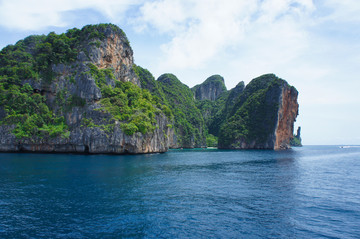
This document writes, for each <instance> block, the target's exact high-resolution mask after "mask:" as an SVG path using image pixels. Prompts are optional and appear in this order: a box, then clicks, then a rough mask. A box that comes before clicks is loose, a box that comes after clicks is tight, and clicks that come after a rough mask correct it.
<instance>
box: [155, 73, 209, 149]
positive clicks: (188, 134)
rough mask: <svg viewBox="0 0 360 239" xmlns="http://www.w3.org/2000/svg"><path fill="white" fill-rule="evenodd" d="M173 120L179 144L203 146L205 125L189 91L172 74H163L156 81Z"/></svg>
mask: <svg viewBox="0 0 360 239" xmlns="http://www.w3.org/2000/svg"><path fill="white" fill-rule="evenodd" d="M157 82H158V84H159V87H160V88H161V89H162V91H163V93H164V94H165V99H166V102H167V103H168V104H169V106H170V109H171V110H172V113H173V115H174V119H175V130H176V133H177V135H178V141H179V144H180V145H182V146H183V147H202V146H205V140H206V139H205V124H204V119H203V117H202V115H201V112H200V110H199V109H198V108H197V107H196V105H195V100H194V95H193V93H192V92H191V89H190V88H189V87H188V86H186V85H184V84H183V83H181V82H180V81H179V80H178V79H177V78H176V76H174V75H173V74H163V75H161V76H160V77H159V78H158V80H157Z"/></svg>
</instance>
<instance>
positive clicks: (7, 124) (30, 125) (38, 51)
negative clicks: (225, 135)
mask: <svg viewBox="0 0 360 239" xmlns="http://www.w3.org/2000/svg"><path fill="white" fill-rule="evenodd" d="M1 53H2V54H1V59H0V69H1V70H0V74H2V76H3V79H4V80H3V81H5V83H4V84H1V85H0V93H1V94H2V95H3V96H4V95H5V97H0V122H1V125H0V151H31V152H74V153H152V152H165V151H167V149H168V148H169V145H170V144H171V142H172V141H171V139H173V137H174V130H173V129H172V128H171V127H170V125H171V124H172V121H171V120H169V119H168V117H167V116H166V115H165V114H164V113H163V112H162V110H161V109H160V108H161V104H160V103H157V102H156V100H155V99H154V98H152V96H151V95H150V94H148V93H147V92H144V91H142V90H141V89H140V88H139V87H138V86H139V85H140V82H139V78H138V76H137V75H136V74H135V72H134V70H133V64H134V63H133V52H132V49H131V47H130V45H129V42H128V40H127V38H126V36H125V34H124V33H123V32H122V30H121V29H120V28H118V27H117V26H115V25H112V24H100V25H95V26H86V27H84V28H83V29H81V30H79V29H71V30H69V31H68V32H67V33H66V34H62V35H56V34H54V33H50V34H49V35H48V36H30V37H28V38H26V39H24V40H22V41H19V42H18V43H17V44H16V45H15V46H9V47H7V48H5V49H4V50H2V52H1ZM19 54H22V55H24V56H26V57H27V58H24V57H22V58H19V57H18V55H19ZM12 58H14V60H17V61H18V62H19V66H17V67H16V68H14V69H15V71H16V70H17V69H19V68H20V67H24V66H26V67H27V68H26V70H27V71H28V72H29V74H23V75H21V77H20V76H19V74H16V75H15V76H13V75H11V74H10V73H7V72H8V71H2V69H4V68H6V67H10V65H9V64H10V63H8V62H10V61H9V60H8V59H12ZM18 58H19V59H18ZM23 59H25V60H23ZM22 61H23V62H24V63H23V62H22ZM11 64H13V63H11ZM25 64H26V65H25ZM130 82H131V83H130ZM136 85H137V86H136ZM10 86H12V87H13V88H11V87H10ZM14 94H15V95H18V97H20V98H21V97H23V98H24V100H20V101H19V102H17V101H16V99H14V98H12V96H15V95H14ZM15 98H16V97H15ZM24 101H27V102H24ZM31 102H37V103H36V104H33V103H31ZM1 103H2V104H1ZM22 104H24V105H29V106H31V107H30V108H28V109H21V105H22ZM39 107H40V108H39ZM158 107H160V108H158ZM14 122H15V123H16V124H14Z"/></svg>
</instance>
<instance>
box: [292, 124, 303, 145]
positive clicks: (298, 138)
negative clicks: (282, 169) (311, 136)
mask: <svg viewBox="0 0 360 239" xmlns="http://www.w3.org/2000/svg"><path fill="white" fill-rule="evenodd" d="M290 145H291V146H294V147H301V146H302V143H301V127H300V126H299V127H298V129H297V131H296V134H295V135H294V138H292V139H291V141H290Z"/></svg>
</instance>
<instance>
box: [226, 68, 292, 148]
mask: <svg viewBox="0 0 360 239" xmlns="http://www.w3.org/2000/svg"><path fill="white" fill-rule="evenodd" d="M297 96H298V92H297V90H296V89H295V88H294V87H291V86H289V85H288V83H287V82H286V81H284V80H282V79H280V78H278V77H276V76H275V75H273V74H268V75H263V76H261V77H258V78H256V79H254V80H252V81H251V82H250V83H249V84H248V85H247V86H246V87H245V89H244V91H243V92H242V93H241V94H240V95H239V96H238V98H237V101H236V103H235V105H234V107H233V108H232V110H231V112H230V113H229V115H228V117H227V119H226V120H225V122H223V123H222V127H221V129H220V132H219V148H233V149H250V148H257V149H287V148H289V147H290V139H291V138H292V134H293V125H294V121H295V119H296V116H297V115H298V103H297Z"/></svg>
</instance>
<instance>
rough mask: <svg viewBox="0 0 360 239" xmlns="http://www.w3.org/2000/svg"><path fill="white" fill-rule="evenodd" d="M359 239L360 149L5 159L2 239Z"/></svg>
mask: <svg viewBox="0 0 360 239" xmlns="http://www.w3.org/2000/svg"><path fill="white" fill-rule="evenodd" d="M123 237H125V238H360V148H358V147H346V148H340V147H338V146H305V147H302V148H295V149H292V150H287V151H266V150H265V151H261V150H244V151H232V150H227V151H226V150H209V149H207V150H203V149H202V150H200V149H199V150H171V151H169V152H168V153H165V154H149V155H125V156H119V155H71V154H68V155H67V154H15V153H14V154H5V153H2V154H0V238H123Z"/></svg>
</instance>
